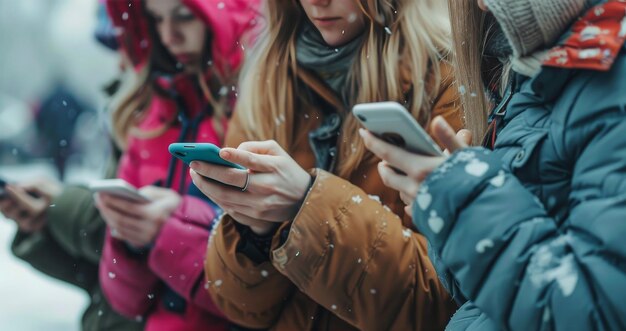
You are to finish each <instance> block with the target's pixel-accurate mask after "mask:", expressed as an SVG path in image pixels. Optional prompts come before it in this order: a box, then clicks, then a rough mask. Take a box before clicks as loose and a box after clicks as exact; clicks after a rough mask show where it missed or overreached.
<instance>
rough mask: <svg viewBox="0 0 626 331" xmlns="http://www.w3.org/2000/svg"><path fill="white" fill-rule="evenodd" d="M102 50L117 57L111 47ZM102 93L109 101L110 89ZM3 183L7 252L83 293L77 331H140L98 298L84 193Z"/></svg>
mask: <svg viewBox="0 0 626 331" xmlns="http://www.w3.org/2000/svg"><path fill="white" fill-rule="evenodd" d="M98 2H99V13H102V12H103V13H106V8H105V5H104V0H99V1H98ZM99 19H100V20H103V22H102V21H101V24H103V25H107V24H108V22H107V21H108V17H107V16H106V15H104V16H102V15H99ZM99 35H100V37H103V38H113V39H115V34H114V33H113V31H100V34H99ZM98 40H100V39H98ZM107 47H110V48H111V50H113V51H117V47H116V45H112V44H107ZM118 55H119V54H118ZM113 87H114V86H113ZM105 93H107V96H109V97H110V96H112V95H114V94H115V93H116V88H109V89H106V90H105ZM117 158H118V151H117V150H116V149H115V148H112V153H111V157H110V159H109V163H108V165H107V167H106V173H105V177H110V176H113V175H114V172H115V168H116V167H117V161H118V159H117ZM3 179H4V180H6V181H4V180H2V179H0V186H2V187H0V213H2V214H3V215H4V216H6V218H8V219H10V220H12V221H13V222H15V224H16V225H17V231H16V233H15V236H14V237H13V241H12V242H11V252H12V253H13V255H14V256H15V257H17V258H18V259H20V260H22V261H24V262H26V263H28V264H29V265H30V266H32V267H33V268H34V269H35V270H37V271H38V272H40V273H42V274H44V275H46V276H49V277H52V278H54V279H56V280H59V281H62V282H64V283H66V284H70V285H71V286H75V287H77V288H80V289H81V290H83V291H85V293H86V295H87V297H88V300H87V303H86V308H85V309H84V311H83V313H82V316H81V317H80V327H81V330H124V331H134V330H137V331H139V330H143V329H144V323H142V322H141V321H136V320H135V319H134V318H132V319H129V318H126V317H124V316H121V315H120V314H118V313H117V312H115V311H114V310H113V309H112V308H111V306H110V305H109V303H108V302H107V300H106V299H105V298H104V297H103V295H102V289H101V288H100V285H99V281H98V265H99V261H100V256H101V253H102V243H103V241H104V232H105V223H104V222H103V220H102V217H101V216H100V214H99V213H98V210H97V209H96V208H95V207H94V201H93V198H92V196H91V194H90V192H89V190H88V189H87V188H86V187H84V186H83V185H67V184H63V183H59V182H58V181H57V180H55V179H52V178H46V177H42V178H37V179H28V180H24V181H14V180H13V179H12V178H3ZM3 182H4V185H2V183H3ZM3 189H4V190H3ZM28 290H29V289H25V291H28Z"/></svg>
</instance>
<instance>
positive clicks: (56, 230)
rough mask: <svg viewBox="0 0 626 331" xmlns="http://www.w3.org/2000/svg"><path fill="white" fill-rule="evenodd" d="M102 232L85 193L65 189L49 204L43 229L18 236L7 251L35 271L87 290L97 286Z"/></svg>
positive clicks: (19, 233) (95, 211)
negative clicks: (10, 250) (9, 250)
mask: <svg viewBox="0 0 626 331" xmlns="http://www.w3.org/2000/svg"><path fill="white" fill-rule="evenodd" d="M104 230H105V224H104V222H103V220H102V218H101V217H100V214H99V213H98V210H97V209H96V208H95V207H94V202H93V198H92V195H91V193H90V192H89V190H88V189H87V188H84V187H81V186H66V187H65V188H64V189H63V191H62V192H61V194H60V195H59V196H58V197H57V198H55V199H54V200H53V201H52V202H51V207H50V208H49V209H48V211H47V220H46V228H45V229H44V230H43V231H41V232H39V233H36V234H26V233H21V232H18V233H17V234H16V236H15V238H14V240H13V243H12V245H11V249H12V251H13V254H14V255H15V256H16V257H18V258H20V259H22V260H24V261H26V262H28V263H29V264H31V265H32V266H33V267H34V268H36V269H37V270H39V271H41V272H43V273H45V274H47V275H49V276H51V277H54V278H57V279H60V280H63V281H66V282H69V283H72V284H74V285H77V286H80V287H82V288H85V289H89V288H91V287H92V286H93V285H95V284H97V269H98V261H99V260H100V255H101V252H102V243H103V239H104Z"/></svg>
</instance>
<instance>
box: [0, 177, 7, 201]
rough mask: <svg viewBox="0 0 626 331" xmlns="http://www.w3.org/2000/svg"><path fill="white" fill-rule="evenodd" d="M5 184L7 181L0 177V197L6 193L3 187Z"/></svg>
mask: <svg viewBox="0 0 626 331" xmlns="http://www.w3.org/2000/svg"><path fill="white" fill-rule="evenodd" d="M5 186H7V182H6V181H5V180H4V179H2V178H0V198H3V197H4V196H5V195H6V194H7V191H6V190H5V189H4V187H5Z"/></svg>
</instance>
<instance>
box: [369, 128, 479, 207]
mask: <svg viewBox="0 0 626 331" xmlns="http://www.w3.org/2000/svg"><path fill="white" fill-rule="evenodd" d="M359 133H360V135H361V137H363V141H364V142H365V146H366V147H367V148H368V149H369V150H370V151H372V153H374V154H375V155H376V156H378V157H379V158H381V159H382V160H383V161H382V162H380V163H379V164H378V172H379V173H380V176H381V178H382V180H383V183H385V185H387V186H388V187H390V188H392V189H395V190H397V191H398V192H400V198H401V199H402V201H403V202H404V203H405V204H406V205H407V206H406V207H405V209H404V210H405V212H406V213H407V214H408V215H411V217H412V214H413V207H412V205H413V201H415V197H416V196H417V193H418V191H419V188H420V185H421V184H422V182H423V181H424V180H425V179H426V177H428V175H429V174H430V173H431V172H432V171H433V170H434V169H435V168H437V167H438V166H439V165H441V164H442V163H443V162H445V160H446V159H447V156H441V157H432V156H424V155H419V154H414V153H411V152H408V151H406V150H404V149H402V148H399V147H396V146H394V145H391V144H388V143H386V142H384V141H383V140H381V139H378V138H376V137H375V136H373V135H372V134H371V133H369V132H368V131H366V130H363V129H361V130H360V131H359ZM432 133H433V137H434V138H435V139H437V140H438V141H439V142H440V143H441V144H442V145H443V146H444V147H445V148H447V150H446V153H445V154H446V155H447V154H448V152H454V151H456V150H457V149H461V148H464V147H467V145H468V144H469V143H471V133H470V132H469V131H467V130H461V131H459V132H458V133H455V132H454V130H453V129H452V127H450V125H448V123H447V122H446V120H445V119H443V118H442V117H441V116H438V117H436V118H435V119H434V120H433V122H432ZM400 172H401V173H400Z"/></svg>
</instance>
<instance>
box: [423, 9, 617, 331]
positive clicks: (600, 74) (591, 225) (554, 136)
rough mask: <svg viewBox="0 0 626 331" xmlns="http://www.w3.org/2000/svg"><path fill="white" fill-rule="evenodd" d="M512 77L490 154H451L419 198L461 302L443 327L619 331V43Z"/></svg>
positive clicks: (441, 266) (441, 267)
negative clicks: (591, 63)
mask: <svg viewBox="0 0 626 331" xmlns="http://www.w3.org/2000/svg"><path fill="white" fill-rule="evenodd" d="M623 24H624V25H623V26H622V28H623V29H625V28H626V19H625V20H624V21H623ZM625 31H626V30H625ZM514 79H515V80H516V82H517V88H516V89H515V93H514V95H513V97H512V99H510V102H509V104H508V107H507V108H506V109H507V112H506V115H505V116H504V118H503V121H502V123H501V126H500V130H499V131H498V136H497V140H496V144H495V147H494V150H493V151H489V150H487V149H484V148H468V149H464V150H462V151H459V152H457V153H455V154H453V155H452V157H451V158H450V159H448V161H446V163H444V164H443V165H442V166H440V167H439V168H437V169H436V170H435V171H434V172H433V173H432V174H431V175H430V176H429V177H428V178H427V179H426V181H425V182H424V183H423V185H422V187H421V190H420V192H419V194H418V197H417V200H416V203H415V204H414V213H413V214H414V222H415V225H416V226H417V228H418V229H419V230H420V232H422V233H423V234H424V235H425V236H426V237H427V238H428V240H429V243H430V245H431V251H430V255H431V258H432V259H433V261H435V264H436V265H437V268H438V270H437V271H438V273H439V275H440V277H441V278H442V280H443V281H444V282H445V283H446V284H447V286H448V287H449V290H450V291H451V292H452V293H453V295H454V296H455V297H456V298H457V299H458V300H461V301H466V300H467V301H466V304H465V305H464V306H463V307H462V308H461V309H460V310H459V311H458V312H457V314H456V315H455V316H454V317H453V319H452V321H451V322H450V324H449V325H448V329H449V330H481V331H482V330H524V331H526V330H568V331H569V330H626V47H622V48H621V52H620V53H619V55H618V56H617V57H616V58H615V62H614V63H613V64H612V66H611V68H610V70H608V71H598V70H581V69H571V68H570V69H564V68H556V67H544V68H543V69H542V70H541V72H540V73H539V74H538V75H537V76H535V77H533V78H528V77H525V76H521V75H517V76H516V77H515V78H514Z"/></svg>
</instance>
